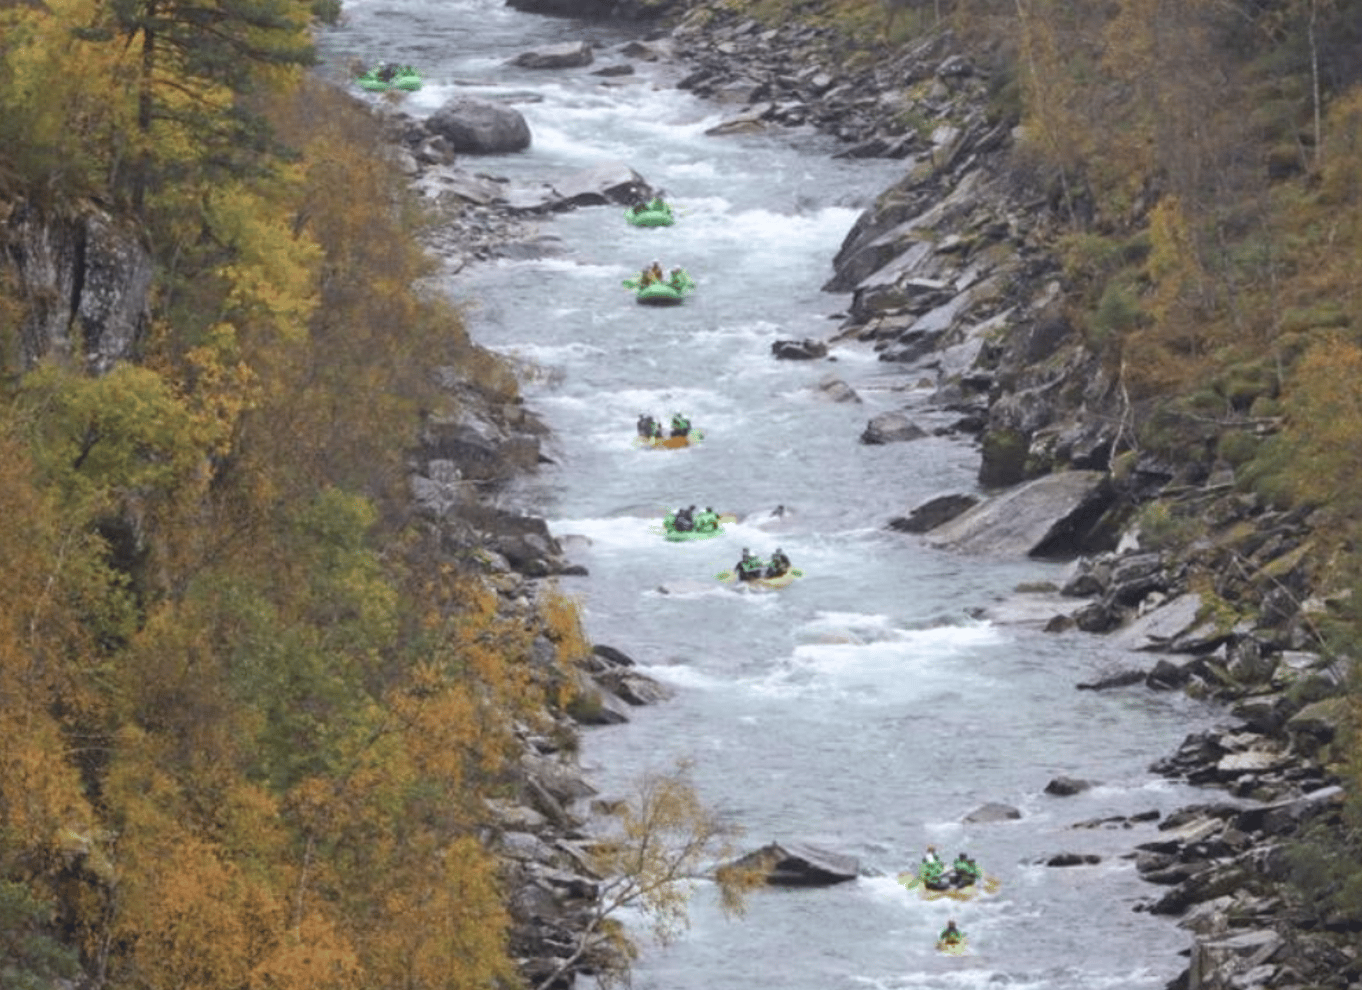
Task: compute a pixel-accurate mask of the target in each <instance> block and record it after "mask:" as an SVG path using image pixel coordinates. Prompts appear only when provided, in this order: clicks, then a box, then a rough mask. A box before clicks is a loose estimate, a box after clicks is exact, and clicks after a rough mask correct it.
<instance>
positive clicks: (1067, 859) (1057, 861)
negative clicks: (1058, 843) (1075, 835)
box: [1045, 853, 1102, 866]
mask: <svg viewBox="0 0 1362 990" xmlns="http://www.w3.org/2000/svg"><path fill="white" fill-rule="evenodd" d="M1100 862H1102V857H1101V856H1098V855H1096V854H1094V853H1057V854H1056V855H1054V856H1051V857H1050V858H1049V859H1047V860H1046V861H1045V865H1046V866H1095V865H1096V864H1098V863H1100Z"/></svg>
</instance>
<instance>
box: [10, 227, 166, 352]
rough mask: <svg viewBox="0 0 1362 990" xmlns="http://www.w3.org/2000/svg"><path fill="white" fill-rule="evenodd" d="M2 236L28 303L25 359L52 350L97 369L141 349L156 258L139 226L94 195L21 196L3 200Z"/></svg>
mask: <svg viewBox="0 0 1362 990" xmlns="http://www.w3.org/2000/svg"><path fill="white" fill-rule="evenodd" d="M0 244H2V245H3V246H4V251H5V256H6V259H7V261H8V263H9V268H10V270H11V272H12V273H13V277H14V279H15V281H16V283H17V287H18V289H19V294H20V295H21V296H22V297H23V298H24V299H25V300H26V302H27V304H28V311H27V312H26V313H25V314H24V315H23V319H22V321H21V323H20V326H19V348H20V354H19V357H20V363H21V365H22V366H23V367H25V368H30V367H32V366H33V365H34V364H35V363H37V362H38V361H39V360H41V359H42V358H44V357H47V356H49V355H54V356H62V357H68V358H79V359H80V360H82V361H83V362H84V363H85V366H86V367H87V368H88V369H89V370H90V371H93V372H97V373H98V372H103V371H107V370H108V369H109V368H110V367H112V366H113V365H114V364H115V363H116V362H118V361H121V360H127V359H129V358H132V357H133V356H134V355H135V354H136V351H137V347H138V344H139V342H140V341H141V338H142V335H143V334H144V333H145V332H146V329H147V324H148V321H149V319H150V309H149V303H150V300H149V295H148V294H149V292H150V290H151V280H152V274H153V264H152V258H151V254H150V252H149V251H148V250H147V247H146V245H145V244H144V243H143V241H142V239H141V237H140V236H139V235H138V232H137V231H136V229H135V228H133V227H132V226H131V225H129V224H127V223H126V222H124V221H121V220H119V219H118V218H116V217H114V216H113V215H112V214H110V213H109V212H108V211H106V210H104V209H102V208H101V207H99V206H98V205H96V204H94V203H89V202H87V203H84V204H82V205H81V206H79V207H78V208H73V209H66V210H60V211H58V210H50V209H44V208H42V207H39V206H37V205H35V204H33V203H30V202H26V201H22V200H20V201H18V202H13V203H9V204H6V205H4V206H3V207H0Z"/></svg>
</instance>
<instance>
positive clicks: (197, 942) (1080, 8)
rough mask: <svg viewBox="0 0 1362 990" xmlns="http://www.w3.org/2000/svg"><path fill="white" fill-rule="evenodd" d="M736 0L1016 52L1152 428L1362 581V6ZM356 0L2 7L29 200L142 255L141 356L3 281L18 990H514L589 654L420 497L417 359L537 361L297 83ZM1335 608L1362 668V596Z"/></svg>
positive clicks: (2, 792)
mask: <svg viewBox="0 0 1362 990" xmlns="http://www.w3.org/2000/svg"><path fill="white" fill-rule="evenodd" d="M715 2H716V3H720V4H730V3H731V2H732V0H715ZM749 6H750V8H751V9H752V10H753V11H754V13H755V14H756V15H757V16H771V17H775V16H800V17H806V18H809V19H810V20H813V21H818V22H823V23H829V24H834V25H837V26H838V28H839V30H844V31H845V33H846V38H847V45H848V51H849V52H851V53H852V55H851V57H859V58H873V57H874V53H875V52H876V51H877V50H879V46H882V45H885V44H908V43H910V42H911V40H912V39H913V38H914V37H916V36H917V35H919V34H921V33H923V32H927V31H936V30H941V29H943V28H949V29H951V30H953V31H956V32H957V34H958V35H959V37H960V38H961V39H963V41H964V43H965V44H967V45H969V46H970V47H971V48H972V49H974V50H976V51H978V52H980V53H983V54H982V56H981V57H986V58H987V59H988V60H989V63H990V67H991V72H992V76H991V78H992V79H993V85H992V99H993V105H992V107H991V112H992V113H994V114H996V115H997V117H998V119H1001V120H1008V121H1012V122H1014V123H1015V124H1016V131H1015V132H1016V134H1017V148H1016V153H1015V155H1014V162H1013V168H1014V169H1015V173H1016V180H1017V181H1018V182H1019V183H1030V184H1034V185H1038V186H1039V187H1041V188H1044V189H1045V190H1046V192H1047V196H1048V202H1049V205H1050V209H1051V211H1052V213H1053V214H1054V215H1055V216H1056V217H1058V218H1059V234H1058V236H1057V237H1056V242H1055V250H1056V252H1057V253H1058V255H1059V256H1060V257H1061V259H1062V261H1063V266H1064V272H1065V276H1066V281H1067V290H1068V297H1067V300H1068V302H1067V305H1068V309H1069V315H1070V318H1071V319H1072V320H1073V321H1074V323H1075V325H1077V326H1078V327H1079V328H1080V329H1081V331H1082V333H1083V334H1084V337H1085V340H1086V341H1087V343H1088V345H1089V346H1090V347H1091V348H1092V349H1094V350H1095V351H1097V352H1099V353H1101V354H1102V355H1103V357H1104V359H1105V361H1106V362H1107V364H1108V366H1109V367H1110V368H1111V369H1112V370H1113V374H1114V375H1115V376H1116V378H1117V380H1118V381H1119V382H1120V384H1121V387H1122V388H1124V389H1125V390H1127V391H1128V393H1129V395H1130V397H1131V401H1132V402H1133V403H1135V404H1136V405H1137V406H1138V407H1139V408H1141V409H1142V410H1144V411H1145V415H1143V416H1142V417H1141V419H1140V421H1139V423H1138V426H1137V427H1136V428H1137V429H1138V431H1139V435H1138V438H1137V442H1138V443H1139V444H1140V445H1141V446H1143V447H1144V448H1147V449H1158V450H1160V451H1163V452H1164V453H1165V454H1166V456H1167V457H1169V458H1171V459H1184V460H1198V459H1200V460H1205V461H1208V462H1211V463H1223V464H1227V465H1229V466H1231V467H1232V468H1233V469H1234V472H1235V478H1236V484H1237V485H1238V486H1239V487H1240V488H1241V489H1242V490H1243V492H1244V493H1245V494H1247V495H1251V496H1253V497H1256V498H1259V499H1262V500H1264V501H1265V502H1267V503H1271V504H1276V505H1283V506H1305V507H1309V508H1311V509H1312V510H1313V511H1314V513H1315V515H1314V517H1313V518H1314V519H1315V531H1316V533H1317V536H1318V538H1317V540H1316V541H1315V543H1314V545H1313V546H1312V554H1311V560H1312V565H1311V566H1312V567H1313V579H1314V582H1315V584H1316V585H1317V586H1319V587H1330V588H1334V589H1340V588H1341V589H1349V590H1351V589H1356V588H1357V587H1358V585H1359V579H1360V577H1362V561H1360V560H1359V556H1358V549H1359V546H1360V545H1362V459H1359V457H1358V452H1359V451H1362V309H1360V308H1359V306H1360V294H1362V0H1105V2H1091V0H1005V2H1004V0H897V2H893V3H881V2H879V0H751V3H750V5H749ZM338 13H339V8H338V7H337V6H335V5H334V4H328V3H325V2H324V0H317V2H316V3H308V2H302V0H111V2H103V0H46V2H40V0H34V2H31V3H30V2H23V0H4V2H0V149H3V150H0V217H6V216H8V215H10V213H11V212H12V211H14V210H16V209H17V208H18V207H19V205H20V204H22V206H23V208H24V209H27V210H33V211H38V212H39V213H40V214H41V215H43V216H48V217H53V218H60V217H63V216H69V215H73V214H77V213H80V212H81V211H84V210H87V209H90V208H98V209H101V210H106V211H109V212H111V213H112V214H114V215H116V216H118V217H119V218H122V219H123V220H126V221H127V222H128V223H130V224H132V225H133V226H134V227H135V229H136V231H137V232H138V237H139V238H140V239H141V240H142V241H143V242H144V243H145V244H146V246H147V249H148V251H149V253H150V255H151V257H152V258H153V260H154V263H155V275H154V280H153V284H152V287H151V305H150V310H151V323H150V326H149V327H148V328H147V331H146V333H145V334H144V335H143V338H142V339H141V341H140V342H139V348H138V354H137V360H136V361H131V362H125V363H121V364H118V365H116V366H115V367H113V368H112V369H108V370H107V371H104V372H102V373H99V374H92V373H91V372H90V370H89V369H88V368H87V367H86V366H85V364H84V363H83V362H82V360H81V355H80V354H79V353H78V350H79V349H78V348H77V349H76V352H75V353H71V354H65V355H48V356H45V357H43V358H42V359H41V360H36V361H35V360H32V359H31V357H30V356H29V355H27V354H26V352H25V348H24V342H23V340H22V334H21V329H20V328H21V327H22V326H23V325H24V323H25V320H26V318H27V316H28V315H30V314H31V312H32V310H33V307H35V306H38V305H41V304H42V302H43V301H42V300H35V299H34V298H31V297H30V296H29V295H27V294H26V293H25V292H24V291H23V287H22V286H21V285H20V284H19V282H18V280H17V279H16V277H15V276H14V274H13V272H12V270H11V269H10V268H8V267H0V392H2V394H0V547H3V548H4V559H3V565H2V566H0V601H3V602H4V607H3V609H0V983H3V985H4V986H5V987H6V988H11V987H12V988H14V990H48V988H49V987H51V986H52V981H53V980H54V979H59V978H73V977H75V976H76V975H77V974H85V975H86V976H87V977H89V978H90V979H91V980H92V981H93V984H94V985H96V986H100V987H107V988H109V990H243V988H248V990H348V988H354V990H361V988H363V990H459V988H465V987H466V988H472V987H489V986H498V985H504V986H515V985H517V977H516V974H515V971H514V967H513V965H512V961H511V958H510V956H509V954H508V950H507V945H506V938H505V929H506V912H505V907H504V903H503V896H504V892H503V891H502V890H501V887H500V884H499V881H498V878H497V871H496V863H495V860H494V858H493V857H492V856H491V854H490V853H489V852H488V851H487V850H486V849H485V848H484V847H483V845H482V843H481V842H480V841H479V838H478V834H479V825H480V824H481V823H482V821H483V819H484V816H485V813H486V812H485V806H484V802H485V800H486V799H487V798H489V797H496V796H498V795H499V794H501V793H503V791H504V789H505V788H506V786H507V779H508V777H507V774H508V769H509V765H510V763H511V762H513V761H514V758H515V755H516V739H515V736H514V727H515V725H516V723H517V722H533V721H534V719H536V718H537V717H538V716H539V713H542V712H543V711H545V710H546V708H548V707H551V706H553V705H556V704H561V703H563V701H564V699H561V698H557V697H554V696H552V695H553V692H552V689H551V687H549V686H546V685H545V683H543V681H542V680H541V679H536V678H535V677H533V676H531V674H530V673H529V663H528V659H527V658H528V656H529V652H530V641H531V639H532V638H533V636H534V635H535V632H536V630H537V629H544V630H548V631H549V632H550V634H551V638H553V639H554V640H556V641H557V642H558V643H559V644H560V647H561V650H560V653H561V655H563V656H565V657H567V658H569V659H570V658H572V657H574V656H576V655H579V654H580V653H581V652H582V651H583V650H584V649H585V644H584V643H583V642H582V641H581V633H580V630H578V629H577V628H576V621H575V617H574V616H573V613H572V610H571V608H570V607H569V605H568V604H567V603H565V602H563V601H561V600H556V599H552V598H550V599H549V601H550V602H551V604H550V606H549V607H546V609H545V611H544V614H543V615H541V616H540V617H539V619H538V621H537V623H535V624H531V625H529V626H527V625H526V624H525V623H519V622H513V621H509V620H507V619H505V618H504V617H502V616H501V615H500V614H499V612H498V609H497V607H496V601H495V595H494V594H493V593H492V592H490V591H488V590H487V589H486V588H485V587H484V586H483V585H482V584H481V583H480V582H479V581H478V580H477V578H476V577H475V576H474V573H473V570H474V569H473V568H472V567H470V566H468V565H467V562H466V561H463V560H460V559H459V558H458V556H457V554H453V555H452V554H450V553H449V552H448V550H447V548H442V547H439V546H438V545H437V542H436V541H435V540H434V538H433V537H432V535H431V533H430V532H429V531H428V530H427V529H426V528H425V527H423V526H422V525H421V524H420V522H419V521H418V520H414V519H413V518H412V516H411V513H410V507H409V506H408V505H407V499H406V492H405V473H406V457H407V453H408V451H409V450H410V448H411V444H412V438H413V435H414V433H415V430H416V424H417V423H418V422H419V421H420V418H421V417H422V415H424V414H426V413H428V412H429V411H431V410H433V409H441V408H444V407H447V406H448V404H449V403H451V402H454V401H457V400H455V399H453V398H451V397H450V396H449V395H448V394H443V393H440V392H439V391H437V390H436V389H435V388H434V385H433V383H432V380H431V376H430V374H429V371H430V368H431V367H432V366H433V365H437V364H438V365H443V366H448V367H452V368H456V369H459V370H460V372H461V373H462V375H463V376H464V379H465V381H467V382H474V381H476V382H478V383H479V386H478V387H479V389H481V390H482V392H483V393H484V394H485V397H486V399H487V400H488V401H489V402H498V403H505V402H513V401H515V399H516V386H515V382H514V379H513V377H512V375H511V373H510V372H509V370H508V369H506V368H504V367H502V366H501V365H500V364H498V363H497V362H496V360H495V359H494V358H492V357H491V356H490V355H489V354H487V353H486V352H485V351H482V350H481V349H479V348H478V347H477V346H476V345H475V343H473V342H472V341H470V340H469V338H468V335H467V333H466V331H465V330H464V328H463V325H462V323H461V321H460V317H459V314H458V313H457V312H456V311H455V310H454V309H452V308H451V307H450V306H449V305H448V304H446V303H444V302H442V301H441V300H439V299H437V298H431V297H430V296H429V295H428V294H424V293H422V292H421V291H420V288H419V286H420V284H421V279H422V278H423V276H425V275H426V274H428V273H429V271H430V269H429V264H430V262H429V260H428V259H427V258H426V257H425V255H424V254H423V252H422V250H421V248H420V247H419V245H418V242H417V234H418V233H419V231H420V229H421V225H422V224H423V223H425V222H426V220H425V218H424V217H423V216H422V213H421V211H420V210H419V208H417V206H416V205H415V204H413V203H412V201H411V200H410V198H409V195H408V193H407V191H406V190H405V189H404V188H403V186H402V181H401V178H400V176H398V175H396V174H395V172H394V170H392V169H391V168H390V167H389V166H388V164H387V162H386V161H385V159H384V152H383V149H382V147H381V138H380V134H379V132H378V128H377V126H376V125H375V123H374V121H373V120H372V118H371V117H370V115H369V114H367V113H365V112H362V111H361V110H360V109H358V108H357V107H356V106H355V105H354V104H353V102H352V101H350V100H349V99H348V98H347V97H345V96H344V95H343V94H342V93H339V92H337V91H336V90H334V89H333V88H331V87H329V86H326V85H324V84H322V83H320V82H318V81H316V80H315V79H313V78H312V77H311V76H310V75H309V72H308V70H309V67H310V66H311V65H312V64H313V61H314V58H315V56H314V51H313V40H312V32H313V30H314V25H315V24H316V23H317V22H318V19H322V20H326V19H330V18H334V17H335V16H337V14H338ZM1194 537H1195V534H1194V533H1188V534H1187V539H1188V541H1189V542H1190V541H1191V540H1193V539H1194ZM468 550H469V553H470V554H472V553H473V552H474V551H475V550H476V548H468ZM1359 600H1362V599H1359V598H1357V597H1354V598H1353V599H1352V601H1354V602H1357V601H1359ZM1335 619H1336V621H1335V622H1334V623H1333V624H1332V625H1331V626H1330V627H1329V628H1328V629H1326V630H1324V634H1325V637H1326V638H1325V640H1324V641H1323V643H1322V644H1321V645H1322V648H1327V649H1329V650H1333V651H1336V652H1337V653H1338V654H1339V655H1340V656H1344V657H1351V656H1353V655H1354V654H1355V651H1356V649H1357V646H1358V644H1359V643H1362V613H1359V612H1357V611H1356V609H1355V608H1354V609H1353V610H1352V611H1349V610H1348V609H1343V610H1340V611H1339V613H1338V614H1337V615H1336V616H1335ZM1359 753H1362V746H1354V747H1343V748H1340V751H1339V752H1338V753H1337V759H1338V761H1339V763H1340V765H1348V766H1351V765H1355V764H1356V757H1357V755H1358V754H1359ZM1354 776H1355V775H1354ZM1329 842H1330V843H1332V845H1331V848H1332V850H1333V851H1334V852H1336V853H1337V854H1339V855H1341V856H1342V857H1345V858H1344V859H1342V860H1339V862H1342V863H1346V864H1347V866H1346V867H1345V868H1344V869H1342V870H1340V871H1339V874H1340V876H1341V881H1340V882H1337V883H1333V884H1331V885H1329V886H1328V887H1327V889H1324V890H1323V891H1322V893H1321V896H1323V897H1326V898H1329V899H1331V900H1332V902H1334V903H1336V904H1338V905H1339V906H1341V907H1344V908H1347V909H1350V910H1352V911H1354V912H1362V845H1360V843H1362V840H1358V839H1356V838H1354V837H1353V836H1352V835H1351V834H1349V835H1343V836H1334V837H1330V839H1329Z"/></svg>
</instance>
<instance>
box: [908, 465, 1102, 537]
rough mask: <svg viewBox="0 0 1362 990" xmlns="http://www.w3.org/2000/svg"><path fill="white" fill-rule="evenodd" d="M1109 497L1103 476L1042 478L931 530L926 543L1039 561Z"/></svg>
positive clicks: (1066, 473)
mask: <svg viewBox="0 0 1362 990" xmlns="http://www.w3.org/2000/svg"><path fill="white" fill-rule="evenodd" d="M1109 497H1110V496H1109V493H1108V492H1107V489H1106V475H1105V474H1103V473H1102V472H1098V471H1063V472H1060V473H1058V474H1051V475H1046V476H1045V477H1043V478H1037V479H1036V480H1034V481H1030V482H1027V483H1026V484H1024V485H1020V486H1018V487H1017V488H1014V489H1012V490H1011V491H1008V492H1004V493H1003V494H1001V495H997V496H995V497H993V498H990V499H988V500H986V501H984V502H982V503H980V504H979V505H977V506H975V507H974V508H973V509H970V510H969V511H967V512H965V513H962V514H961V515H959V516H957V517H956V518H955V519H952V520H951V521H950V522H948V523H946V524H945V525H944V526H941V527H938V528H937V529H935V530H933V531H932V532H931V534H930V535H929V536H928V540H929V542H931V543H933V544H935V545H937V546H941V547H947V548H949V549H954V550H958V551H961V552H963V553H976V554H984V553H987V554H991V555H994V556H998V557H1020V556H1024V555H1028V554H1030V555H1043V553H1044V552H1045V551H1046V549H1047V548H1048V547H1051V546H1055V545H1057V544H1058V543H1060V542H1061V541H1062V540H1063V539H1064V538H1065V536H1066V535H1067V534H1068V533H1070V532H1071V531H1072V529H1073V528H1074V526H1075V524H1076V522H1077V521H1078V520H1080V519H1081V518H1083V517H1084V516H1085V515H1087V514H1088V513H1090V512H1091V511H1092V509H1093V507H1094V506H1095V505H1100V504H1103V503H1105V502H1106V501H1107V500H1108V499H1109Z"/></svg>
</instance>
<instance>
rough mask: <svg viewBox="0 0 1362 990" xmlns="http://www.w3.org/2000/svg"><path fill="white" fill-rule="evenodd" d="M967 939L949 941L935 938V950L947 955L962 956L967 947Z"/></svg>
mask: <svg viewBox="0 0 1362 990" xmlns="http://www.w3.org/2000/svg"><path fill="white" fill-rule="evenodd" d="M968 941H969V940H968V939H964V938H961V939H956V940H954V941H951V942H946V941H944V940H942V939H937V940H936V951H937V952H942V953H945V954H946V955H948V956H963V955H964V954H965V949H966V948H968V945H967V943H968Z"/></svg>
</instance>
